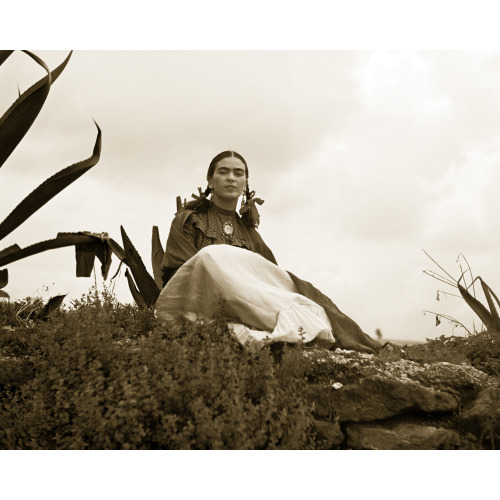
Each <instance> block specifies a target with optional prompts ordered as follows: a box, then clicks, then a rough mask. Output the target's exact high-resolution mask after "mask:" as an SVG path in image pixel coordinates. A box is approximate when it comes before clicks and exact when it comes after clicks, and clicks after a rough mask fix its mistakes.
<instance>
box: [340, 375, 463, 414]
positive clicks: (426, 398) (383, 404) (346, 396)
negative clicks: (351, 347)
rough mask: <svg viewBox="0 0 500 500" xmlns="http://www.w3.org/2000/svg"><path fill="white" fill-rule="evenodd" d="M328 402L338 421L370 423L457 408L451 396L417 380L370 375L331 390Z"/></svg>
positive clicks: (443, 411)
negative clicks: (410, 414) (422, 384)
mask: <svg viewBox="0 0 500 500" xmlns="http://www.w3.org/2000/svg"><path fill="white" fill-rule="evenodd" d="M331 404H332V406H333V408H334V411H335V416H336V417H337V418H338V419H339V420H340V421H341V422H370V421H374V420H384V419H387V418H391V417H395V416H397V415H404V414H407V413H410V412H412V413H417V414H418V413H426V414H430V413H446V412H453V411H456V410H457V409H458V402H457V400H456V398H455V397H454V396H452V395H451V394H448V393H446V392H443V391H436V390H433V389H429V388H425V387H422V386H421V385H420V384H419V383H418V382H413V381H410V380H408V381H401V380H396V379H390V378H386V377H382V376H380V375H372V376H371V377H366V378H363V379H361V380H359V381H358V382H357V383H354V384H349V385H346V386H344V387H342V388H341V389H340V390H338V391H335V389H332V390H331Z"/></svg>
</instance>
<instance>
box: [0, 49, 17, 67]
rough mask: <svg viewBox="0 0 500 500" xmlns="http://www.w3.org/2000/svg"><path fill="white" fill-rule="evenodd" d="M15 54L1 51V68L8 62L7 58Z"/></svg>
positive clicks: (10, 51)
mask: <svg viewBox="0 0 500 500" xmlns="http://www.w3.org/2000/svg"><path fill="white" fill-rule="evenodd" d="M12 52H14V51H13V50H0V66H1V65H2V64H3V63H4V62H5V61H6V60H7V58H8V57H9V56H10V55H11V54H12Z"/></svg>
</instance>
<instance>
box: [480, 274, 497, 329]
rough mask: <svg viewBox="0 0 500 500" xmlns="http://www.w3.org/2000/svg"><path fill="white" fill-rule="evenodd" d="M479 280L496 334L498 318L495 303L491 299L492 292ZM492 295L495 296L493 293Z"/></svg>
mask: <svg viewBox="0 0 500 500" xmlns="http://www.w3.org/2000/svg"><path fill="white" fill-rule="evenodd" d="M479 280H480V281H481V286H482V287H483V292H484V296H485V297H486V300H487V301H488V307H489V308H490V312H491V316H492V317H493V321H494V322H495V327H496V328H495V330H496V331H497V332H500V317H499V316H498V311H497V310H496V307H495V303H494V302H493V298H492V297H491V294H492V293H493V290H492V289H491V288H490V287H489V286H488V285H487V284H486V283H485V282H484V281H483V279H482V278H481V277H479ZM490 292H491V293H490ZM493 295H495V294H494V293H493ZM497 302H498V299H497Z"/></svg>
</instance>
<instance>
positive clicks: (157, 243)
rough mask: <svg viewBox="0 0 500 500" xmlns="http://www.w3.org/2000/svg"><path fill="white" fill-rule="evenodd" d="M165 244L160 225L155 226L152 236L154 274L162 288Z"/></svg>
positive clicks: (157, 283)
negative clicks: (162, 263) (163, 243)
mask: <svg viewBox="0 0 500 500" xmlns="http://www.w3.org/2000/svg"><path fill="white" fill-rule="evenodd" d="M164 253H165V252H164V250H163V246H162V244H161V240H160V233H159V231H158V226H153V234H152V237H151V263H152V265H153V276H154V279H155V283H156V285H157V286H158V288H159V289H160V290H161V289H162V288H163V278H162V272H161V261H162V260H163V254H164Z"/></svg>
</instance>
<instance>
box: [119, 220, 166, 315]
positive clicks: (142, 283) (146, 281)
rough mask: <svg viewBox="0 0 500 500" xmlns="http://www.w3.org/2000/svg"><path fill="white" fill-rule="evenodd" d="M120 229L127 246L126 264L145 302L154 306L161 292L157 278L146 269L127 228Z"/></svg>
mask: <svg viewBox="0 0 500 500" xmlns="http://www.w3.org/2000/svg"><path fill="white" fill-rule="evenodd" d="M120 230H121V234H122V239H123V246H124V248H125V261H126V264H127V266H128V267H129V268H130V271H131V272H132V276H133V277H134V280H135V282H136V283H137V288H138V289H139V292H140V294H141V296H142V298H143V299H144V302H145V303H146V305H147V306H148V307H152V306H153V305H154V304H155V302H156V299H157V298H158V295H159V294H160V289H159V288H158V285H157V284H156V282H155V280H154V279H153V278H152V277H151V275H150V274H149V273H148V271H147V270H146V266H145V265H144V262H143V261H142V259H141V256H140V255H139V253H138V252H137V250H136V249H135V248H134V245H133V244H132V242H131V241H130V238H129V237H128V236H127V233H126V232H125V229H123V226H120Z"/></svg>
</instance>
